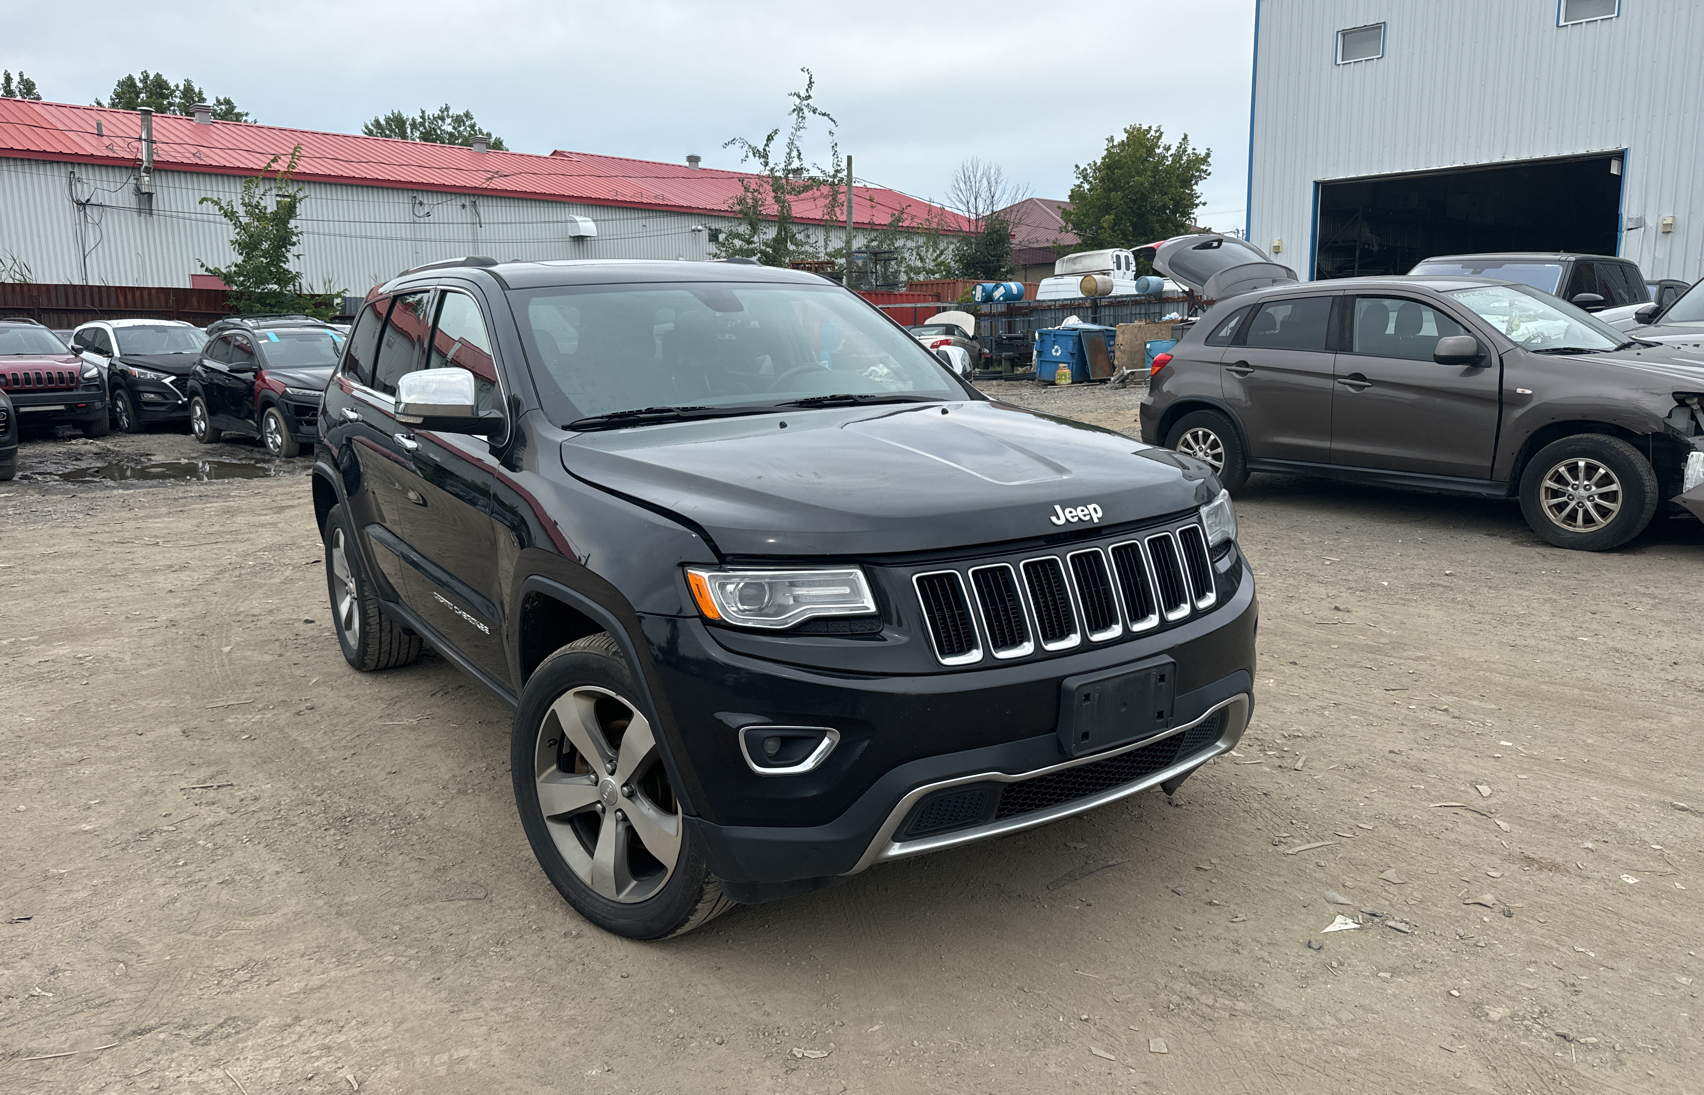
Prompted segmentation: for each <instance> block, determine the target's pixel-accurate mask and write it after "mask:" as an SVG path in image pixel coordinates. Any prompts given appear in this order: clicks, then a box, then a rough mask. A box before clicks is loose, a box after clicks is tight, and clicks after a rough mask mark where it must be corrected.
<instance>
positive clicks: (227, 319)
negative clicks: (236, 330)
mask: <svg viewBox="0 0 1704 1095" xmlns="http://www.w3.org/2000/svg"><path fill="white" fill-rule="evenodd" d="M274 319H287V320H291V321H295V322H303V323H323V322H325V321H324V320H320V319H315V318H314V317H313V316H305V315H303V314H302V313H300V312H246V313H244V314H243V315H240V316H222V317H221V318H219V319H216V320H214V322H215V323H261V322H265V321H268V320H274Z"/></svg>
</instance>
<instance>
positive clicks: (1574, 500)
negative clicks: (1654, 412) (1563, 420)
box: [1521, 433, 1659, 551]
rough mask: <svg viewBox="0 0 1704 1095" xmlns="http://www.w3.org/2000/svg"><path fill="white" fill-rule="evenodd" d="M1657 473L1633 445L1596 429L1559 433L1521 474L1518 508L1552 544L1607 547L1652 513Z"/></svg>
mask: <svg viewBox="0 0 1704 1095" xmlns="http://www.w3.org/2000/svg"><path fill="white" fill-rule="evenodd" d="M1658 500H1659V492H1658V488H1657V473H1656V472H1655V471H1653V470H1652V468H1651V463H1650V461H1648V460H1646V459H1645V456H1644V454H1643V453H1641V452H1640V451H1639V450H1638V449H1636V448H1634V447H1633V446H1632V445H1629V444H1628V443H1627V442H1625V441H1623V440H1621V438H1619V437H1611V436H1609V435H1607V434H1601V433H1581V434H1575V435H1574V436H1573V437H1564V438H1563V439H1562V440H1560V441H1554V442H1552V443H1550V444H1548V445H1546V446H1544V448H1542V449H1540V450H1538V452H1537V454H1535V455H1534V456H1533V458H1532V460H1531V461H1530V462H1528V464H1527V466H1526V470H1525V471H1523V472H1522V473H1521V513H1522V514H1523V515H1525V517H1526V519H1527V524H1528V525H1531V526H1532V530H1533V531H1534V532H1536V533H1538V535H1539V536H1540V537H1541V538H1543V539H1544V540H1546V541H1548V542H1549V543H1552V544H1555V545H1556V546H1557V547H1562V548H1570V549H1572V550H1574V551H1608V550H1610V549H1611V548H1618V547H1620V546H1621V545H1622V544H1625V543H1626V542H1627V541H1629V540H1631V539H1633V537H1635V536H1637V535H1639V534H1640V533H1641V532H1643V531H1645V526H1646V525H1649V524H1650V523H1651V518H1652V517H1653V516H1655V515H1656V512H1657V502H1658Z"/></svg>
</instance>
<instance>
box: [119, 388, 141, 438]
mask: <svg viewBox="0 0 1704 1095" xmlns="http://www.w3.org/2000/svg"><path fill="white" fill-rule="evenodd" d="M112 422H113V425H115V426H117V427H118V432H119V433H137V432H139V431H140V430H141V429H142V422H141V420H140V419H138V418H137V417H136V405H135V404H134V403H132V402H130V393H129V392H124V391H120V392H118V393H116V394H115V395H114V396H113V400H112Z"/></svg>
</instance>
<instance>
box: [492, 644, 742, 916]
mask: <svg viewBox="0 0 1704 1095" xmlns="http://www.w3.org/2000/svg"><path fill="white" fill-rule="evenodd" d="M638 694H639V690H638V687H637V685H636V684H635V681H634V676H633V671H632V669H631V668H630V667H629V666H628V664H627V660H626V659H625V658H624V657H623V656H622V653H621V648H620V646H618V645H617V644H616V642H615V640H614V639H613V638H611V637H610V636H609V635H608V634H607V633H604V634H598V635H591V636H588V637H586V638H584V639H580V640H578V641H576V642H572V643H569V644H568V645H567V646H565V647H563V648H562V649H560V650H558V651H557V652H556V653H554V654H552V655H551V656H550V657H548V658H546V659H545V660H544V662H543V663H542V664H541V665H539V667H538V669H537V670H535V671H534V672H533V675H532V676H531V677H530V678H529V679H528V680H527V684H526V688H525V689H524V690H523V691H522V692H521V702H520V706H519V708H518V709H517V710H516V712H515V727H514V734H513V738H512V744H511V756H510V769H511V771H512V772H513V774H514V780H515V805H516V808H517V809H518V810H519V812H520V815H521V826H522V828H523V829H525V830H526V834H527V840H528V842H529V843H530V844H531V845H532V849H533V854H534V855H535V856H536V857H537V858H538V862H539V866H540V867H542V868H544V873H545V876H546V877H547V878H549V879H550V881H551V884H552V885H554V886H555V887H556V889H557V891H558V892H559V893H561V894H562V896H563V897H564V898H566V899H567V901H568V903H569V904H570V905H572V906H574V909H575V911H577V912H578V913H579V914H580V915H581V916H583V917H585V918H586V919H587V920H590V921H591V922H592V923H594V924H596V925H597V926H598V927H600V928H602V929H604V930H605V931H607V932H611V933H613V934H615V935H620V936H625V937H626V938H628V939H666V938H668V937H670V936H675V935H684V934H685V933H687V932H689V931H692V930H693V929H695V928H698V927H701V926H702V925H704V924H706V923H708V922H709V921H710V920H711V919H713V918H715V917H716V916H719V915H720V914H721V913H723V912H725V911H726V910H727V909H729V908H731V907H732V906H733V904H734V902H732V901H731V900H729V899H728V898H727V897H726V896H724V895H723V893H722V891H721V888H720V887H719V886H718V885H717V884H716V880H715V879H714V878H712V877H711V875H710V870H709V868H708V867H707V866H706V865H705V862H704V856H703V853H702V852H701V851H700V849H699V848H698V846H697V844H696V842H695V841H694V840H693V838H692V833H691V831H690V830H689V829H688V828H687V825H686V818H685V816H684V814H683V811H682V810H681V805H680V799H679V797H678V796H677V795H676V794H675V792H674V788H673V785H672V784H671V783H670V781H669V776H668V771H667V769H666V768H665V766H664V765H663V763H662V756H661V752H660V745H659V742H658V741H657V731H656V728H655V727H653V726H652V725H651V723H650V720H649V719H647V718H646V717H645V715H644V714H643V713H642V712H641V711H640V709H639V707H638V705H637V704H636V703H635V702H634V697H635V696H637V695H638Z"/></svg>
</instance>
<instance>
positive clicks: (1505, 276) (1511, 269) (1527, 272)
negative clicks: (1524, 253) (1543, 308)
mask: <svg viewBox="0 0 1704 1095" xmlns="http://www.w3.org/2000/svg"><path fill="white" fill-rule="evenodd" d="M1408 272H1409V273H1410V274H1427V275H1431V276H1443V277H1451V276H1456V275H1462V274H1466V275H1468V276H1469V277H1476V278H1497V279H1499V280H1501V281H1518V282H1520V283H1521V284H1522V285H1530V286H1532V287H1533V288H1534V289H1538V290H1541V291H1543V292H1546V293H1554V292H1556V287H1557V286H1559V285H1561V284H1562V264H1561V263H1559V262H1532V261H1526V262H1522V261H1519V260H1515V261H1508V262H1506V261H1504V260H1502V259H1484V260H1481V259H1451V260H1448V261H1446V262H1430V261H1429V262H1422V263H1420V264H1419V265H1417V266H1415V267H1414V269H1412V270H1410V271H1408Z"/></svg>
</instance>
